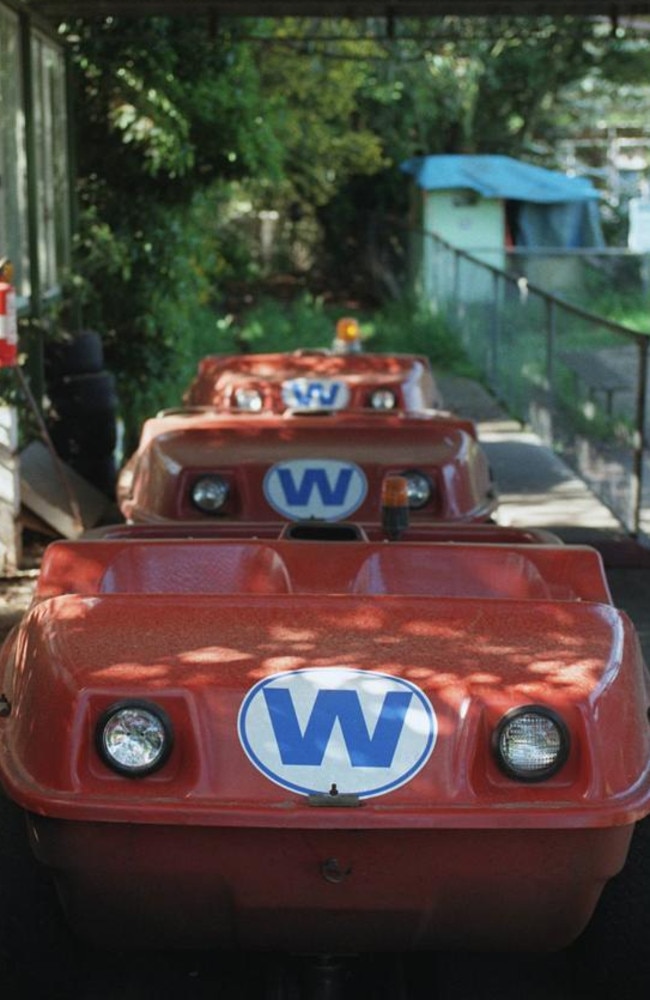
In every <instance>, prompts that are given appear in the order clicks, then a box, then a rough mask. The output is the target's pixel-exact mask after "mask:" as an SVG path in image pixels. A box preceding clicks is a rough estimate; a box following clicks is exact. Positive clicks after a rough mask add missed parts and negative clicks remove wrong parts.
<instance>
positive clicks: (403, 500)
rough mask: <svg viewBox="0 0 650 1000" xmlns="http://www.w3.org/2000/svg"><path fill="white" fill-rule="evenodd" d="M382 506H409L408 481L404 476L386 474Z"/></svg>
mask: <svg viewBox="0 0 650 1000" xmlns="http://www.w3.org/2000/svg"><path fill="white" fill-rule="evenodd" d="M381 505H382V507H408V505H409V495H408V483H407V481H406V479H405V478H404V476H386V478H385V479H384V481H383V483H382V484H381Z"/></svg>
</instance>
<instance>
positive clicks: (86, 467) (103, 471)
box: [69, 455, 117, 500]
mask: <svg viewBox="0 0 650 1000" xmlns="http://www.w3.org/2000/svg"><path fill="white" fill-rule="evenodd" d="M69 464H70V467H71V468H72V469H74V470H75V472H78V473H79V475H80V476H83V478H84V479H85V480H86V481H87V482H89V483H90V484H91V485H92V486H94V487H95V489H97V490H99V492H100V493H104V494H105V495H106V496H107V497H109V498H110V499H111V500H114V499H115V488H116V486H117V469H116V468H115V461H114V459H113V456H112V455H104V456H100V457H94V456H93V457H92V458H90V457H88V455H79V456H76V457H74V456H73V457H71V458H70V460H69Z"/></svg>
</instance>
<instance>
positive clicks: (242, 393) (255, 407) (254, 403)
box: [235, 389, 263, 413]
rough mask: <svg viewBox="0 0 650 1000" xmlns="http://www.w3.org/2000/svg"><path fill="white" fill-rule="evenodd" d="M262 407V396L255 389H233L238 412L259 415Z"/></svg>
mask: <svg viewBox="0 0 650 1000" xmlns="http://www.w3.org/2000/svg"><path fill="white" fill-rule="evenodd" d="M262 405H263V400H262V394H261V393H260V392H258V391H257V389H235V406H236V408H237V409H238V410H245V411H246V413H259V412H260V411H261V409H262Z"/></svg>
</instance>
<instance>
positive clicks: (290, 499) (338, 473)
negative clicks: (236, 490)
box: [263, 458, 368, 521]
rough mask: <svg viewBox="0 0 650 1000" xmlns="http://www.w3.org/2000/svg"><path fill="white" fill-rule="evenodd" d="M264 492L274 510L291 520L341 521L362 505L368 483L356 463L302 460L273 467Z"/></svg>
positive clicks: (332, 460)
mask: <svg viewBox="0 0 650 1000" xmlns="http://www.w3.org/2000/svg"><path fill="white" fill-rule="evenodd" d="M263 489H264V496H265V497H266V499H267V500H268V502H269V503H270V505H271V507H273V509H274V510H276V511H277V512H278V514H282V515H283V517H288V518H289V519H290V520H292V521H300V520H303V519H305V518H319V519H321V520H324V521H339V520H341V518H345V517H349V515H350V514H352V513H354V511H355V510H357V509H358V508H359V507H360V506H361V504H362V503H363V501H364V500H365V498H366V493H367V492H368V483H367V481H366V477H365V475H364V473H363V472H362V470H361V469H360V468H359V466H358V465H355V464H354V463H353V462H339V461H336V460H335V459H330V458H301V459H294V460H293V461H290V462H279V463H278V464H277V465H273V466H272V467H271V468H270V469H269V470H268V472H267V473H266V475H265V476H264V484H263Z"/></svg>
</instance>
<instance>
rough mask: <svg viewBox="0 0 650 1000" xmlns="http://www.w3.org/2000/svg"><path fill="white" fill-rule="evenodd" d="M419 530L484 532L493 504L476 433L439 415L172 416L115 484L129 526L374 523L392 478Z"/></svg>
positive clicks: (149, 424) (154, 428)
mask: <svg viewBox="0 0 650 1000" xmlns="http://www.w3.org/2000/svg"><path fill="white" fill-rule="evenodd" d="M395 473H404V474H405V475H406V476H407V477H408V479H409V487H410V491H411V506H412V508H413V509H412V514H413V517H414V518H417V519H418V520H421V521H432V520H435V521H484V520H487V519H488V518H490V517H491V515H492V514H493V512H494V510H495V508H496V505H497V499H496V493H495V487H494V483H493V481H492V477H491V473H490V469H489V466H488V463H487V459H486V457H485V454H484V452H483V450H482V448H481V447H480V445H479V443H478V441H477V437H476V430H475V427H474V424H473V423H472V422H471V421H469V420H462V419H460V418H455V417H454V418H452V417H447V416H441V415H439V414H437V413H431V412H428V413H390V414H386V413H381V414H380V413H339V412H334V413H330V412H328V413H321V414H318V415H316V414H303V413H296V412H294V411H290V412H289V413H287V414H281V415H276V414H271V413H268V414H262V415H260V416H252V415H251V416H248V417H246V418H245V419H244V418H241V417H235V416H231V415H227V414H214V413H198V414H197V413H195V412H193V411H188V412H183V411H178V412H176V413H168V414H166V415H163V416H159V417H157V418H153V419H151V420H148V421H146V422H145V424H144V426H143V429H142V434H141V438H140V443H139V447H138V450H137V452H136V453H135V454H134V455H133V456H132V457H131V458H130V460H129V461H128V463H127V464H126V466H125V467H124V469H123V470H122V471H121V473H120V476H119V479H118V503H119V505H120V509H121V511H122V514H123V515H124V517H125V518H126V519H127V520H129V521H133V522H143V521H162V520H170V519H171V520H192V519H193V520H196V521H205V520H210V519H214V518H219V519H226V520H230V521H233V522H234V521H238V522H242V521H246V522H252V521H258V522H264V521H283V520H302V519H305V518H309V517H315V518H318V519H324V520H331V521H335V520H341V519H345V518H347V517H350V516H352V515H354V518H355V520H357V521H360V522H362V523H369V524H371V523H376V522H377V520H378V518H379V499H378V498H379V497H380V494H381V484H382V481H383V480H384V478H385V477H386V476H387V475H390V474H395Z"/></svg>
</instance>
